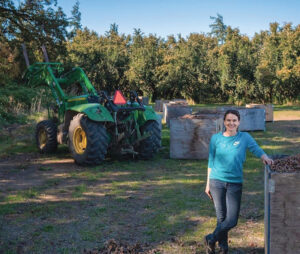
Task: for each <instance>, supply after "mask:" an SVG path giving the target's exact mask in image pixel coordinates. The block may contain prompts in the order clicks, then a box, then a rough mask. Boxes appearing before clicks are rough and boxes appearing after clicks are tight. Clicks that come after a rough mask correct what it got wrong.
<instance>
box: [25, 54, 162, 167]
mask: <svg viewBox="0 0 300 254" xmlns="http://www.w3.org/2000/svg"><path fill="white" fill-rule="evenodd" d="M27 62H28V60H27ZM24 78H25V81H26V83H27V85H29V86H31V87H36V86H42V85H46V87H47V89H50V91H51V93H52V97H53V98H54V101H55V104H54V105H48V120H43V121H41V122H39V123H38V124H37V126H36V132H35V136H36V143H37V147H38V149H39V151H40V152H41V153H51V152H54V151H56V149H57V146H58V144H68V146H69V150H70V152H71V153H72V156H73V158H74V160H75V162H76V163H77V164H80V165H97V164H100V163H101V161H103V160H104V159H105V157H106V155H107V154H110V155H117V156H121V155H124V154H131V155H133V156H136V157H138V158H142V159H151V158H152V157H153V155H154V154H155V153H156V152H157V151H158V149H159V148H160V146H161V128H160V126H159V123H158V119H159V118H158V115H157V114H156V113H155V111H154V110H153V109H152V107H151V106H145V105H143V103H142V102H141V101H140V100H139V98H138V96H137V94H136V93H135V92H133V91H132V92H130V99H129V100H128V101H126V100H125V98H124V96H123V95H122V93H121V92H120V91H119V90H118V91H116V93H115V96H114V98H111V97H110V96H108V95H107V94H106V93H105V92H104V91H101V92H99V93H98V92H97V91H96V89H95V88H94V87H93V85H92V84H91V82H90V81H89V79H88V77H87V76H86V74H85V73H84V71H83V70H82V69H81V68H79V67H76V68H73V69H72V70H71V71H69V72H64V69H63V67H62V64H60V63H50V62H44V63H35V64H33V65H30V66H29V64H28V68H27V71H26V72H25V74H24Z"/></svg>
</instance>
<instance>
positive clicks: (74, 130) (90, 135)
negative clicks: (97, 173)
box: [69, 114, 108, 165]
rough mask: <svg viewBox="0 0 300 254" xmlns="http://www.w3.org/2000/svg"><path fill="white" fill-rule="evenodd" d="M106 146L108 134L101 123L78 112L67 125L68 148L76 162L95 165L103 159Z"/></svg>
mask: <svg viewBox="0 0 300 254" xmlns="http://www.w3.org/2000/svg"><path fill="white" fill-rule="evenodd" d="M107 148H108V136H107V132H106V128H105V126H104V125H103V124H101V123H98V122H94V121H91V120H89V119H88V118H87V116H85V115H83V114H78V115H76V116H74V117H73V119H72V121H71V123H70V127H69V149H70V151H71V153H72V155H73V158H74V160H75V162H76V163H77V164H80V165H96V164H100V163H101V161H102V160H104V158H105V155H106V153H107Z"/></svg>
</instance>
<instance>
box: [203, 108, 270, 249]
mask: <svg viewBox="0 0 300 254" xmlns="http://www.w3.org/2000/svg"><path fill="white" fill-rule="evenodd" d="M239 125H240V114H239V112H238V111H236V110H227V111H226V112H225V114H224V126H225V131H224V132H223V133H222V132H219V133H217V134H215V135H213V136H212V138H211V140H210V145H209V159H208V170H207V184H206V189H205V192H206V194H207V195H208V196H209V198H210V199H212V200H213V202H214V206H215V209H216V215H217V226H216V228H215V230H214V232H213V233H211V234H209V235H207V236H205V239H204V242H205V245H206V253H208V254H213V253H215V245H216V242H218V244H219V247H220V250H221V253H228V231H229V230H230V229H231V228H233V227H235V226H236V224H237V221H238V217H239V212H240V203H241V196H242V182H243V163H244V161H245V159H246V150H247V149H249V150H250V151H251V152H252V153H253V154H254V155H255V156H257V157H258V158H261V160H262V161H263V163H264V164H268V165H270V164H273V160H271V159H270V158H269V157H268V156H267V155H266V154H265V152H264V151H263V150H262V149H261V148H260V147H259V146H258V145H257V143H256V142H255V140H254V139H253V138H252V137H251V135H250V134H248V133H247V132H239V131H238V127H239Z"/></svg>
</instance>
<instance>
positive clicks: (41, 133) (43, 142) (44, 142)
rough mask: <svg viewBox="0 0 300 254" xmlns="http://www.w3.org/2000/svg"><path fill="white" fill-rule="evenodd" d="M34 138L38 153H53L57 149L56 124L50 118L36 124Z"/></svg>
mask: <svg viewBox="0 0 300 254" xmlns="http://www.w3.org/2000/svg"><path fill="white" fill-rule="evenodd" d="M35 140H36V144H37V148H38V149H39V151H40V153H53V152H55V151H56V149H57V126H56V125H55V123H54V122H53V121H51V120H44V121H41V122H39V123H38V124H37V126H36V129H35Z"/></svg>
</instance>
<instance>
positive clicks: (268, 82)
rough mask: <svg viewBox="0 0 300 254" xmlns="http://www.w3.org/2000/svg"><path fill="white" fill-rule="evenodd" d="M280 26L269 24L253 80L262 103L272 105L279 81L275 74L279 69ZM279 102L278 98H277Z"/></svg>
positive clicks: (280, 55) (280, 52)
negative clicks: (268, 30) (254, 79)
mask: <svg viewBox="0 0 300 254" xmlns="http://www.w3.org/2000/svg"><path fill="white" fill-rule="evenodd" d="M280 30H281V28H280V26H279V24H278V23H272V24H270V32H269V34H268V36H267V37H266V39H265V40H264V44H263V47H262V50H261V52H260V57H259V65H258V66H257V68H256V72H255V78H256V82H257V87H258V91H259V92H260V93H261V96H260V97H261V98H263V102H264V103H266V102H270V103H273V102H274V101H275V99H276V93H277V92H279V88H280V80H279V78H278V77H277V75H276V73H277V71H278V70H279V69H280V68H281V66H280V65H281V59H282V51H281V50H280V47H279V46H280ZM277 99H279V100H281V99H280V98H279V97H278V98H277Z"/></svg>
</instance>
